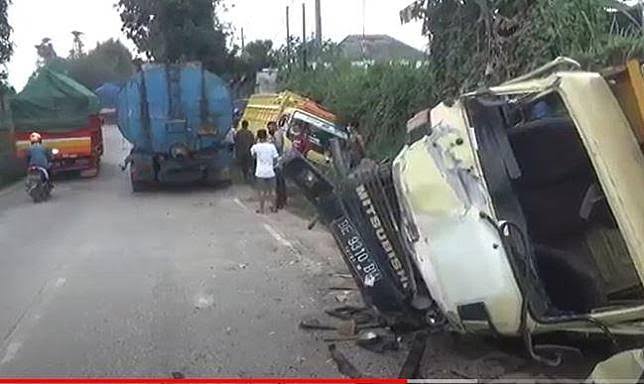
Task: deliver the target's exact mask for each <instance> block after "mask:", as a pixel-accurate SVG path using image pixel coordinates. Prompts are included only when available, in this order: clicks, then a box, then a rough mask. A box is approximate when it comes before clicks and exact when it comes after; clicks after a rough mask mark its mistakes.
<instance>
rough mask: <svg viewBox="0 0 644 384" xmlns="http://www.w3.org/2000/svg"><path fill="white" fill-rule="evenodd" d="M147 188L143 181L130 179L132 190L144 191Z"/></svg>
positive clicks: (136, 191)
mask: <svg viewBox="0 0 644 384" xmlns="http://www.w3.org/2000/svg"><path fill="white" fill-rule="evenodd" d="M146 190H147V185H146V184H145V182H143V181H134V180H132V192H133V193H138V192H145V191H146Z"/></svg>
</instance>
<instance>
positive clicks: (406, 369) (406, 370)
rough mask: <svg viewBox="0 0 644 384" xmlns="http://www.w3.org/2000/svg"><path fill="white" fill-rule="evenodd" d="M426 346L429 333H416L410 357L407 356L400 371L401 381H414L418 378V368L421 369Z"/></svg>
mask: <svg viewBox="0 0 644 384" xmlns="http://www.w3.org/2000/svg"><path fill="white" fill-rule="evenodd" d="M426 344H427V333H426V332H416V335H415V336H414V340H413V341H412V343H411V348H410V350H409V355H407V359H406V360H405V363H404V364H403V366H402V368H401V369H400V375H398V377H400V378H401V379H413V378H416V377H418V368H419V367H420V362H421V361H422V359H423V355H424V354H425V346H426Z"/></svg>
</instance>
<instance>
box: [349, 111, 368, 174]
mask: <svg viewBox="0 0 644 384" xmlns="http://www.w3.org/2000/svg"><path fill="white" fill-rule="evenodd" d="M359 129H360V125H359V123H358V122H357V121H356V122H353V123H351V124H349V125H348V126H347V132H348V133H349V167H350V168H355V167H357V166H358V165H359V164H360V162H361V161H362V159H364V158H365V156H366V148H365V142H364V138H363V137H362V135H361V134H360V131H359Z"/></svg>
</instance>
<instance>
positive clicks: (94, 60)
mask: <svg viewBox="0 0 644 384" xmlns="http://www.w3.org/2000/svg"><path fill="white" fill-rule="evenodd" d="M133 72H134V66H133V64H132V54H131V53H130V51H129V50H128V49H127V48H126V47H125V46H124V45H123V44H122V43H121V42H120V41H118V40H114V39H110V40H107V41H105V42H103V43H98V44H97V45H96V48H94V49H92V50H91V51H89V52H88V53H87V54H85V55H82V56H80V57H76V58H73V59H69V60H68V61H67V74H68V75H69V76H70V77H71V78H73V79H74V80H76V81H78V82H79V83H81V84H83V85H85V86H86V87H88V88H89V89H96V88H98V87H99V86H101V85H102V84H104V83H121V82H124V81H125V80H127V79H128V78H129V77H130V76H132V74H133Z"/></svg>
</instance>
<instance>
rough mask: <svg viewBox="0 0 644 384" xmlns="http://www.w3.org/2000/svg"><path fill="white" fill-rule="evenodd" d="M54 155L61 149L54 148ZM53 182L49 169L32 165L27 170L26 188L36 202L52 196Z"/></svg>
mask: <svg viewBox="0 0 644 384" xmlns="http://www.w3.org/2000/svg"><path fill="white" fill-rule="evenodd" d="M51 152H52V155H54V156H55V155H57V154H58V153H59V151H58V150H57V149H53V150H52V151H51ZM52 189H53V184H52V182H51V175H50V174H49V171H47V170H46V169H44V168H41V167H36V166H31V167H29V169H28V170H27V180H26V182H25V190H26V191H27V194H28V195H29V196H30V197H31V199H32V200H33V201H34V203H40V202H43V201H46V200H48V199H49V197H50V196H51V191H52Z"/></svg>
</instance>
